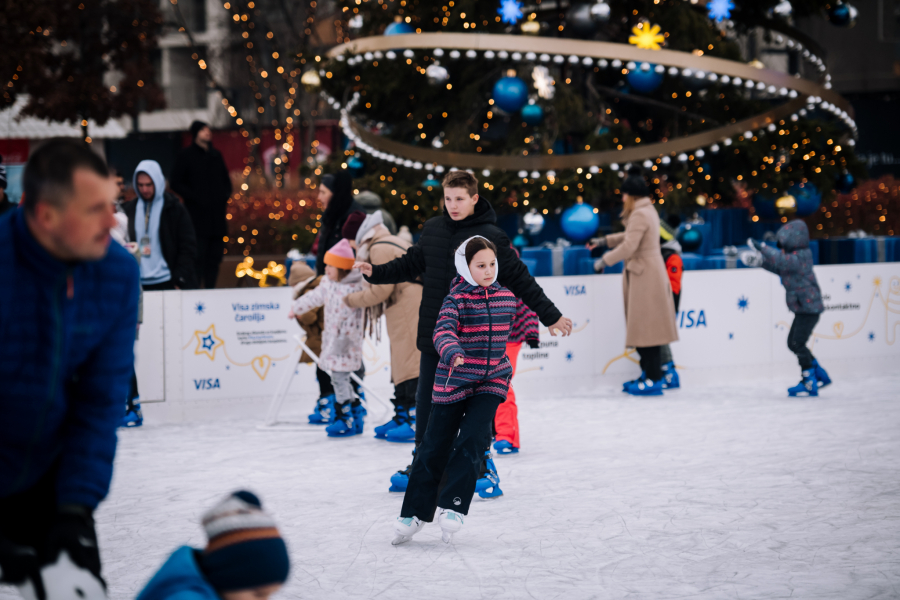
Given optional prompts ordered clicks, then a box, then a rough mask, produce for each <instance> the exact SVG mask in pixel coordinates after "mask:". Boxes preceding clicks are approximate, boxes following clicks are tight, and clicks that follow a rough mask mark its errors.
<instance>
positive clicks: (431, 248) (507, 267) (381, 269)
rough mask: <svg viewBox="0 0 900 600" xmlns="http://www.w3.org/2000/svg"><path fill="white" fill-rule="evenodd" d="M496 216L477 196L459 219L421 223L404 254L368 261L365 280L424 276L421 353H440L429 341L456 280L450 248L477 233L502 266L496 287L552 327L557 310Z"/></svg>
mask: <svg viewBox="0 0 900 600" xmlns="http://www.w3.org/2000/svg"><path fill="white" fill-rule="evenodd" d="M496 223H497V216H496V213H494V209H493V207H492V206H491V205H490V203H489V202H488V201H487V199H485V198H479V200H478V203H477V204H476V205H475V213H474V214H472V215H470V216H468V217H466V218H465V219H463V220H461V221H454V220H453V219H451V218H450V215H449V214H447V212H446V210H445V211H444V214H443V215H441V216H439V217H433V218H431V219H429V220H428V221H426V223H425V226H424V228H423V229H422V236H421V237H420V238H419V241H418V243H417V244H416V245H414V246H412V247H411V248H410V249H409V250H408V251H407V252H406V254H405V255H403V256H402V257H400V258H396V259H394V260H392V261H391V262H389V263H387V264H384V265H373V266H372V276H371V277H368V278H366V279H367V281H369V282H370V283H375V284H383V283H400V282H403V281H416V280H417V279H419V278H420V277H421V278H422V279H423V282H424V288H423V290H422V305H421V306H420V307H419V335H418V337H417V340H416V345H417V346H418V348H419V350H421V351H422V352H427V353H430V354H432V355H435V354H439V352H438V351H437V350H435V346H434V342H433V340H432V337H433V334H434V328H435V325H436V324H437V320H438V313H439V312H440V310H441V306H442V305H443V302H444V298H445V297H446V296H447V294H448V293H449V292H450V288H451V284H452V283H453V280H454V279H455V278H456V267H455V264H454V258H453V252H454V250H456V248H457V247H458V246H459V245H460V244H462V243H463V242H464V241H465V240H467V239H468V238H470V237H472V236H475V235H480V236H482V237H485V238H487V239H489V240H491V241H492V242H494V245H495V246H497V249H498V252H499V256H497V262H498V263H499V264H501V265H503V270H502V271H501V272H500V279H499V280H498V281H499V282H500V285H502V286H503V287H506V288H508V289H509V290H511V291H512V292H513V293H514V294H515V295H516V296H517V297H519V298H521V299H522V300H523V301H524V302H525V304H526V305H527V306H528V307H529V308H530V309H531V310H533V311H534V312H535V313H537V315H538V317H540V319H541V323H543V324H544V325H546V326H548V327H549V326H550V325H553V324H554V323H556V322H557V321H559V319H560V318H562V313H561V312H560V311H559V309H557V308H556V306H555V305H554V304H553V302H551V301H550V299H549V298H547V296H546V295H545V294H544V290H542V289H541V286H539V285H538V284H537V282H536V281H535V280H534V277H532V276H531V274H530V273H529V272H528V268H527V267H526V266H525V265H524V263H522V261H521V260H519V258H518V257H517V256H516V253H515V251H514V250H513V249H512V244H510V241H509V238H508V237H507V236H506V234H505V233H504V232H503V230H502V229H500V228H499V227H497V225H496Z"/></svg>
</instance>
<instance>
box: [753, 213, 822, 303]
mask: <svg viewBox="0 0 900 600" xmlns="http://www.w3.org/2000/svg"><path fill="white" fill-rule="evenodd" d="M775 237H776V238H777V239H778V243H779V244H780V245H781V249H780V250H779V249H777V248H769V247H768V246H763V248H762V254H763V265H762V266H763V268H764V269H766V270H767V271H771V272H773V273H775V274H776V275H778V276H780V277H781V284H782V285H783V286H784V290H785V295H786V300H787V305H788V308H789V309H791V312H794V313H802V314H816V315H817V314H820V313H822V312H824V311H825V307H824V306H823V305H822V292H821V291H820V290H819V282H818V281H816V274H815V273H813V256H812V251H811V250H810V249H809V229H807V228H806V223H804V222H803V221H791V222H790V223H788V224H787V225H784V226H783V227H782V228H781V229H779V230H778V233H776V234H775Z"/></svg>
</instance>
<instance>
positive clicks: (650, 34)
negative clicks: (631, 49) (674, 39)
mask: <svg viewBox="0 0 900 600" xmlns="http://www.w3.org/2000/svg"><path fill="white" fill-rule="evenodd" d="M631 33H633V34H634V35H632V36H631V37H629V38H628V43H629V44H634V45H635V46H637V47H638V48H644V49H646V50H659V49H660V48H661V47H662V44H665V43H666V36H665V35H663V34H661V33H660V26H659V25H654V26H652V27H651V26H650V22H649V21H644V22H643V23H641V24H640V25H635V26H634V27H633V28H632V29H631Z"/></svg>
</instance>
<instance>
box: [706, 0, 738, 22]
mask: <svg viewBox="0 0 900 600" xmlns="http://www.w3.org/2000/svg"><path fill="white" fill-rule="evenodd" d="M706 9H707V11H708V13H707V14H708V16H709V18H710V19H712V20H714V21H715V22H716V23H721V22H722V21H724V20H725V19H730V18H731V11H733V10H734V2H732V1H731V0H710V1H709V3H708V4H707V5H706Z"/></svg>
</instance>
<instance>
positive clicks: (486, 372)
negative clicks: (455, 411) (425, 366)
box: [432, 238, 516, 404]
mask: <svg viewBox="0 0 900 600" xmlns="http://www.w3.org/2000/svg"><path fill="white" fill-rule="evenodd" d="M472 239H473V238H470V239H469V240H466V242H465V243H463V244H462V245H461V246H460V247H459V249H458V250H457V251H456V253H455V262H456V265H457V268H458V270H459V274H460V277H458V278H457V279H456V281H455V282H454V285H453V289H452V290H451V291H450V294H449V295H448V296H447V297H446V298H445V299H444V303H443V305H442V306H441V311H440V314H439V316H438V321H437V326H436V327H435V329H434V347H435V348H437V351H438V353H439V354H440V355H441V360H440V362H439V363H438V366H437V372H436V374H435V377H434V389H433V394H432V401H433V402H434V403H436V404H451V403H453V402H459V401H461V400H465V399H466V398H469V397H472V396H476V395H479V394H493V395H495V396H500V397H501V398H503V400H506V395H507V393H509V380H510V378H511V377H512V365H510V362H509V358H508V357H507V356H506V343H507V341H508V339H509V331H510V327H511V325H512V319H513V316H514V315H515V314H516V296H515V294H513V293H512V292H511V291H509V290H508V289H506V288H505V287H503V286H501V285H500V284H499V283H497V276H498V275H499V273H500V272H501V268H502V266H503V265H502V264H501V263H500V260H499V259H498V260H497V270H496V271H495V272H494V281H493V283H491V285H489V286H488V287H482V286H480V285H478V284H477V283H476V282H475V280H474V278H473V277H472V273H471V271H469V265H468V264H467V263H466V245H468V242H469V241H471V240H472ZM459 356H461V357H463V359H464V360H465V363H464V364H462V365H460V366H458V367H454V366H453V363H454V361H455V360H456V358H457V357H459Z"/></svg>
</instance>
